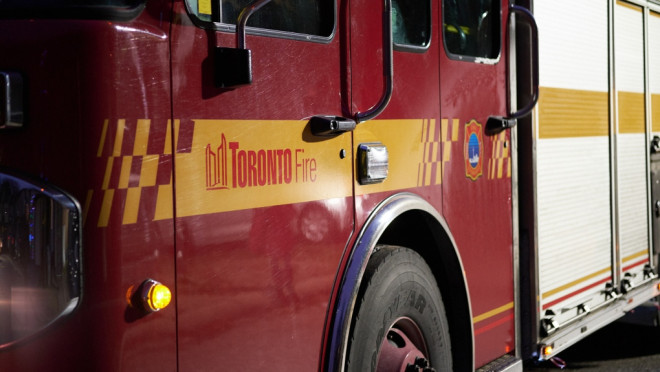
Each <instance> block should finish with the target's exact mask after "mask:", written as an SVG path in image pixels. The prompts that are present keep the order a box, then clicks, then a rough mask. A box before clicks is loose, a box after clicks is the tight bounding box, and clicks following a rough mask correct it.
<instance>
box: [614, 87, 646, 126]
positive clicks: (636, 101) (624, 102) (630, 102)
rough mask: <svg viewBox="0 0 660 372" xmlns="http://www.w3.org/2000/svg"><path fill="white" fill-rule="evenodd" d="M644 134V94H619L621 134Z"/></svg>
mask: <svg viewBox="0 0 660 372" xmlns="http://www.w3.org/2000/svg"><path fill="white" fill-rule="evenodd" d="M644 132H645V129H644V94H642V93H630V92H619V133H644Z"/></svg>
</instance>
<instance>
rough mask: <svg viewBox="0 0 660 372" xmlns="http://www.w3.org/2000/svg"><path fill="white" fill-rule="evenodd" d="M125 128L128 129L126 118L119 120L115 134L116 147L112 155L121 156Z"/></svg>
mask: <svg viewBox="0 0 660 372" xmlns="http://www.w3.org/2000/svg"><path fill="white" fill-rule="evenodd" d="M124 129H126V120H124V119H119V120H117V133H116V134H115V147H114V148H113V150H112V156H121V145H122V143H123V141H124Z"/></svg>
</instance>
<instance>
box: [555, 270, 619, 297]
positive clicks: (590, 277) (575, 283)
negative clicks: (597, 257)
mask: <svg viewBox="0 0 660 372" xmlns="http://www.w3.org/2000/svg"><path fill="white" fill-rule="evenodd" d="M611 270H612V268H611V267H607V268H605V269H602V270H600V271H597V272H595V273H593V274H589V275H587V276H583V277H582V278H579V279H577V280H574V281H572V282H570V283H568V284H565V285H562V286H561V287H557V288H555V289H551V290H549V291H547V292H545V293H543V294H542V296H543V297H550V296H552V295H553V294H556V293H559V292H561V291H563V290H566V289H568V288H571V287H574V286H576V285H578V284H580V283H582V282H586V281H587V280H590V279H593V278H595V277H597V276H599V275H603V274H606V273H608V272H610V271H611Z"/></svg>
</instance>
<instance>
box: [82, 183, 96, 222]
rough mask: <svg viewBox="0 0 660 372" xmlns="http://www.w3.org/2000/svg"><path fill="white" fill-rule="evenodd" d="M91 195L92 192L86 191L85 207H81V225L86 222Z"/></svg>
mask: <svg viewBox="0 0 660 372" xmlns="http://www.w3.org/2000/svg"><path fill="white" fill-rule="evenodd" d="M92 195H94V190H89V191H87V197H86V198H85V206H84V207H83V208H84V209H83V221H82V222H83V225H85V221H87V215H88V214H89V206H90V204H91V203H92Z"/></svg>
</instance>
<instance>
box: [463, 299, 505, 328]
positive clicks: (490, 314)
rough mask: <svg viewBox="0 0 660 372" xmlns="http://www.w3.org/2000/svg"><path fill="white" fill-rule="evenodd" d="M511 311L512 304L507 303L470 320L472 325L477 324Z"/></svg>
mask: <svg viewBox="0 0 660 372" xmlns="http://www.w3.org/2000/svg"><path fill="white" fill-rule="evenodd" d="M511 309H513V302H509V303H508V304H506V305H502V306H500V307H498V308H496V309H493V310H490V311H488V312H485V313H483V314H481V315H477V316H475V317H474V318H472V324H476V323H479V322H480V321H482V320H486V319H488V318H492V317H494V316H495V315H498V314H501V313H503V312H505V311H507V310H511Z"/></svg>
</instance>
